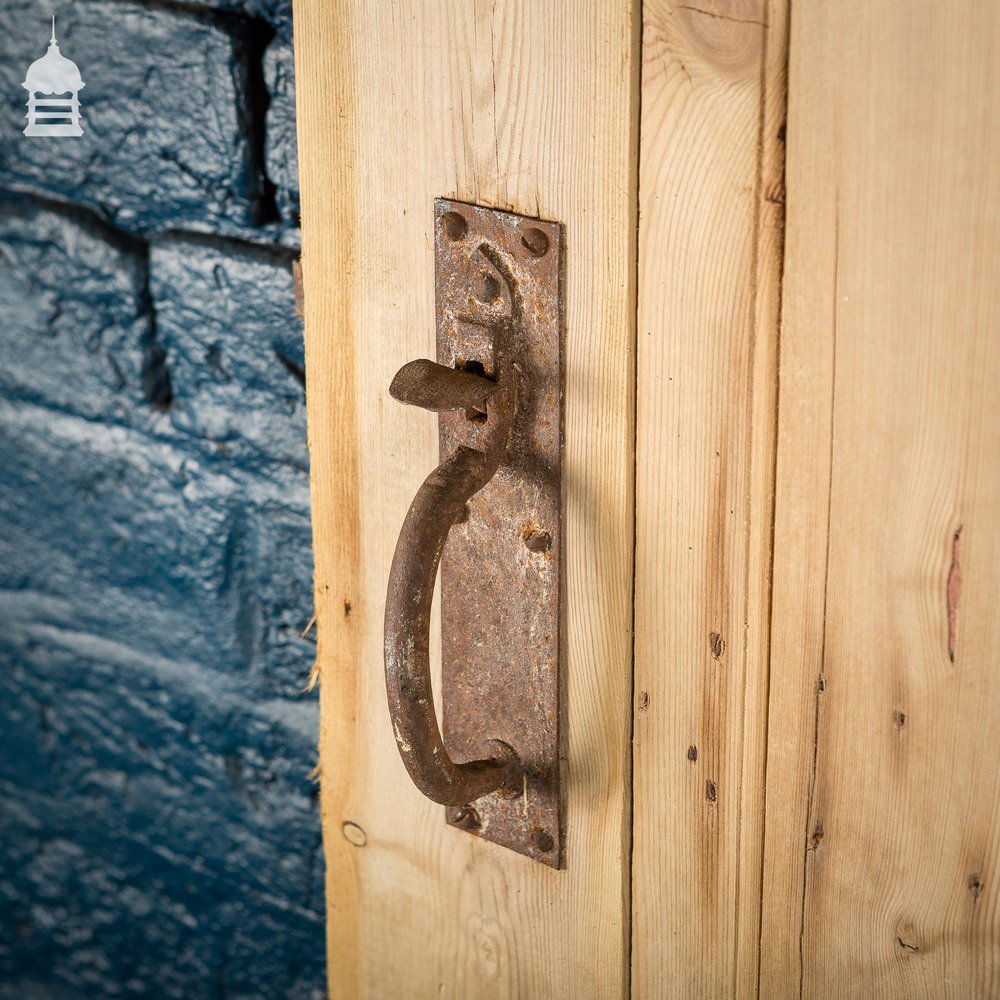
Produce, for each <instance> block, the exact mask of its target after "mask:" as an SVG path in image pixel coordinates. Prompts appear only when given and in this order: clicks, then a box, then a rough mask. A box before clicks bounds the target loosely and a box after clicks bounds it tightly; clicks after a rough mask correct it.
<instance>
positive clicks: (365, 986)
mask: <svg viewBox="0 0 1000 1000" xmlns="http://www.w3.org/2000/svg"><path fill="white" fill-rule="evenodd" d="M295 33H296V86H297V93H298V109H299V156H300V170H301V186H302V209H303V219H302V222H303V241H304V242H303V271H304V286H305V316H306V342H307V378H308V394H307V395H308V407H309V422H310V427H309V437H310V453H311V463H312V488H313V508H314V537H315V565H316V613H317V622H318V637H319V653H318V659H317V664H316V672H317V676H318V679H319V682H320V685H321V704H322V732H321V736H320V768H319V769H320V780H321V789H322V796H321V801H322V807H323V823H324V838H325V853H326V863H327V888H328V907H327V908H328V943H329V956H328V957H329V969H330V991H331V996H335V997H366V998H376V1000H380V998H389V1000H396V998H409V997H413V998H425V997H426V998H466V997H477V998H478V997H497V998H501V997H504V998H506V997H520V998H531V1000H534V998H549V997H552V998H563V997H565V998H572V1000H583V998H591V997H592V998H614V997H622V998H624V997H626V996H631V997H636V998H639V997H641V998H675V997H676V998H684V1000H688V998H704V1000H710V998H711V1000H714V998H719V997H734V998H749V997H761V998H768V1000H771V998H781V997H814V998H826V997H830V998H840V997H859V998H861V997H865V998H867V997H884V998H890V997H891V998H900V1000H902V998H907V1000H908V998H924V997H926V998H928V1000H930V998H939V997H955V998H965V997H991V996H1000V914H998V901H1000V889H998V879H1000V752H998V749H997V746H998V739H997V732H998V730H1000V698H998V696H997V694H996V685H997V682H998V680H1000V601H998V600H997V596H998V594H1000V393H997V391H996V389H995V386H996V385H997V384H998V383H1000V69H998V68H997V67H998V66H1000V6H998V5H997V4H996V3H994V2H992V0H967V2H963V3H958V4H950V5H948V4H941V3H937V2H932V0H883V2H880V3H878V4H872V3H864V2H861V0H843V2H841V3H829V2H823V0H791V5H790V8H789V3H788V2H787V0H706V2H704V3H701V4H681V3H676V2H666V0H644V2H640V0H633V2H628V0H576V2H572V3H571V2H567V0H296V6H295ZM440 197H445V198H452V199H456V200H458V201H461V202H466V203H471V204H478V205H483V206H488V207H491V208H499V209H503V210H507V211H511V212H516V213H519V214H521V215H525V216H533V217H537V218H541V219H545V220H550V221H553V222H558V223H561V224H562V226H563V235H564V248H563V265H564V273H563V280H562V316H563V320H562V322H563V347H562V361H563V416H562V421H563V453H562V536H561V537H562V549H561V559H562V604H561V607H562V610H561V623H560V635H561V663H560V666H561V671H562V730H561V731H562V750H561V753H562V775H561V776H562V793H563V796H564V803H565V821H564V851H563V867H562V869H561V870H556V869H553V868H552V867H549V866H546V865H542V864H539V863H537V862H534V861H531V860H529V859H527V858H525V857H522V856H521V855H519V854H517V853H514V852H511V851H508V850H506V849H504V848H502V847H499V846H497V845H496V844H493V843H489V842H488V841H486V840H484V839H482V838H479V837H476V836H472V835H470V834H469V833H466V832H463V831H461V830H456V829H454V828H453V827H452V826H449V825H447V824H446V823H445V821H444V816H443V810H442V809H441V807H440V806H438V805H436V804H434V803H432V802H430V801H429V800H427V799H425V798H424V797H423V796H422V795H421V794H420V792H419V791H418V790H417V789H416V788H415V787H414V786H413V784H412V783H411V781H410V779H409V777H408V775H407V773H406V770H405V768H404V767H403V764H402V762H401V760H400V754H399V752H398V750H397V744H396V740H395V739H394V734H393V729H392V725H391V723H390V718H389V713H388V710H387V706H386V693H385V679H384V676H383V663H382V657H383V611H384V604H385V596H386V581H387V579H388V575H389V571H390V564H391V561H392V557H393V549H394V545H395V543H396V537H397V533H398V531H399V528H400V524H401V523H402V521H403V518H404V515H405V514H406V510H407V507H408V505H409V503H410V501H411V499H412V498H413V496H414V494H415V492H416V491H417V488H418V487H419V486H420V483H421V481H422V479H423V478H424V476H426V475H427V473H428V472H429V471H430V470H431V469H432V468H434V466H435V465H436V464H437V461H438V425H437V421H436V420H435V419H434V417H433V416H432V415H430V414H426V413H421V412H418V411H414V410H413V409H410V408H407V407H403V406H400V405H399V404H398V403H396V402H395V401H393V400H392V399H390V398H389V396H388V386H389V384H390V382H391V380H392V378H393V375H394V374H395V372H396V371H397V369H398V368H399V367H400V366H401V365H402V364H403V363H404V362H407V361H409V360H411V359H414V358H420V357H427V358H433V357H434V356H435V354H434V351H435V280H434V245H435V230H434V226H435V216H434V211H433V204H434V199H435V198H440ZM434 622H435V625H434V627H433V628H432V636H431V639H432V648H433V647H435V646H436V645H437V644H438V643H439V634H438V628H437V625H436V622H437V616H436V615H435V618H434ZM511 641H512V642H514V641H518V639H517V637H512V640H511ZM436 679H439V678H436Z"/></svg>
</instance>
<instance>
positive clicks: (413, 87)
mask: <svg viewBox="0 0 1000 1000" xmlns="http://www.w3.org/2000/svg"><path fill="white" fill-rule="evenodd" d="M638 29H639V16H638V7H637V5H636V4H633V3H630V2H620V0H595V2H589V3H587V4H583V5H575V4H553V3H536V2H528V0H496V2H493V0H490V2H483V0H476V2H468V0H399V2H392V3H390V2H378V3H372V2H369V0H336V2H331V0H296V3H295V48H296V74H297V78H296V84H297V93H298V113H299V117H298V121H299V126H298V128H299V150H300V152H299V162H300V171H301V181H302V206H303V271H304V282H305V312H306V317H305V320H306V344H307V373H308V376H307V377H308V403H309V437H310V449H311V455H312V463H313V464H312V486H313V505H314V518H315V525H316V528H315V531H316V534H315V543H316V544H315V559H316V571H315V576H316V601H317V606H316V610H317V616H318V629H319V643H320V645H319V653H318V659H317V668H318V672H319V677H320V683H321V709H322V736H321V749H320V758H321V766H322V795H321V800H322V810H323V823H324V837H325V851H326V860H327V872H328V878H327V891H328V913H329V936H328V942H329V954H330V991H331V995H332V996H334V997H356V996H360V997H373V998H385V997H435V998H437V997H456V998H464V997H472V996H475V997H546V996H566V997H574V998H586V997H595V998H596V997H602V998H604V997H621V996H624V995H625V992H626V990H627V975H628V965H627V941H626V937H627V927H628V870H627V854H628V800H629V775H630V755H629V731H630V700H631V699H630V676H631V634H630V625H631V615H632V576H633V567H632V542H633V521H632V517H633V456H632V453H631V448H630V442H631V441H632V440H633V433H634V413H633V392H634V353H633V352H634V336H635V267H634V253H635V222H636V191H635V183H636V176H637V168H636V134H637V107H638V86H637V82H638ZM435 196H448V197H455V198H458V199H462V200H466V201H476V202H480V203H484V204H489V205H494V206H497V207H500V208H506V209H512V210H514V211H517V212H521V213H527V214H538V215H541V216H544V217H546V218H550V219H555V220H558V221H560V222H562V223H564V224H565V227H566V230H565V231H566V242H567V252H566V258H565V262H566V274H565V300H566V335H565V336H566V344H565V359H566V388H565V451H564V467H563V483H564V491H565V493H564V496H565V500H564V503H565V512H564V521H563V524H564V532H565V534H564V537H565V560H566V562H565V572H564V579H565V581H566V584H565V595H564V622H565V624H564V629H565V632H564V640H563V645H564V650H565V652H564V657H565V661H564V670H565V672H566V733H567V744H566V747H565V751H566V768H565V775H564V785H565V789H566V796H567V817H568V819H567V830H566V833H567V845H566V870H565V871H552V870H550V869H547V868H545V867H544V866H541V865H537V864H533V863H531V862H529V861H528V860H527V859H525V858H523V857H520V856H518V855H515V854H512V853H510V852H508V851H505V850H503V849H502V848H499V847H497V846H495V845H493V844H490V843H487V842H485V841H482V840H479V839H478V838H475V837H472V836H469V835H467V834H464V833H462V832H460V831H457V830H454V829H451V828H449V827H446V825H445V823H444V818H443V810H442V809H441V808H440V807H438V806H435V805H433V804H432V803H430V802H428V801H426V800H424V799H423V798H422V797H421V796H420V794H419V793H418V792H417V791H416V790H415V789H414V788H413V786H412V785H411V784H410V782H409V778H408V777H407V775H406V772H405V770H404V768H403V765H402V763H401V762H400V760H399V757H398V754H397V750H396V746H395V742H394V740H393V736H392V732H391V729H390V725H389V720H388V715H387V709H386V702H385V692H384V680H383V674H382V612H383V604H384V597H385V585H386V579H387V575H388V570H389V563H390V560H391V556H392V550H393V545H394V543H395V539H396V535H397V532H398V530H399V526H400V524H401V522H402V519H403V515H404V513H405V511H406V508H407V506H408V504H409V502H410V500H411V498H412V497H413V495H414V493H415V491H416V489H417V487H418V485H419V484H420V482H421V480H422V479H423V477H424V476H425V475H426V474H427V473H428V472H429V471H430V469H431V468H432V467H433V465H434V464H435V463H436V461H437V443H436V442H437V431H436V420H435V418H434V417H433V416H432V415H430V414H425V413H422V412H419V411H415V410H412V409H407V408H404V407H402V406H400V405H398V404H396V403H394V402H392V401H391V400H390V399H389V398H388V393H387V388H388V385H389V382H390V380H391V378H392V376H393V374H394V372H395V371H396V369H397V368H398V367H399V366H400V365H401V364H402V363H403V362H405V361H408V360H410V359H413V358H417V357H421V356H424V357H426V356H430V357H433V351H434V280H433V258H432V229H431V224H432V214H431V206H432V199H433V198H434V197H435ZM512 641H519V640H518V637H512ZM358 845H363V846H358Z"/></svg>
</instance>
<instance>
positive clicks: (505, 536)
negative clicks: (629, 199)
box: [434, 199, 563, 868]
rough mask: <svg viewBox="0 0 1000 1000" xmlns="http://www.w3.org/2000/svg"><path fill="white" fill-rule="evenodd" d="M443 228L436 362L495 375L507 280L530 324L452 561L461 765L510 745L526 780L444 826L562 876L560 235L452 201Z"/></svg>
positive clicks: (519, 337) (517, 332)
mask: <svg viewBox="0 0 1000 1000" xmlns="http://www.w3.org/2000/svg"><path fill="white" fill-rule="evenodd" d="M434 212H435V227H434V233H435V236H434V250H435V280H436V290H437V359H438V362H439V363H440V364H442V365H447V366H449V367H457V368H460V369H464V370H466V371H476V372H479V373H485V374H486V375H487V376H488V377H491V376H495V375H496V366H497V358H496V356H495V351H494V337H493V332H492V331H491V328H490V326H489V324H488V323H486V322H484V321H483V314H484V308H485V311H487V312H488V311H489V310H490V309H491V308H495V309H498V310H499V311H500V312H504V311H506V312H509V310H510V307H511V290H510V289H509V288H508V287H505V278H504V276H503V273H502V271H503V270H504V269H505V270H506V271H507V276H506V282H507V283H508V284H509V283H510V282H511V280H512V281H513V285H514V290H513V293H514V294H515V295H517V296H518V297H519V299H520V302H519V305H520V310H519V313H520V316H521V317H522V321H521V322H519V323H517V324H515V325H512V326H511V327H510V332H509V337H510V338H511V340H510V341H509V345H510V350H511V357H512V359H513V362H514V379H515V384H516V389H517V396H516V410H515V417H514V423H513V427H512V430H511V434H510V438H509V440H508V446H507V451H506V454H505V457H504V459H503V462H502V464H501V465H500V467H499V469H498V470H497V472H496V474H495V475H494V476H493V478H492V479H491V480H490V482H489V483H487V485H486V486H485V487H483V489H481V490H480V491H479V492H478V493H477V494H476V495H475V496H473V497H472V499H471V500H470V501H469V504H468V516H467V518H466V519H465V521H463V522H461V523H459V524H456V525H455V526H454V527H453V528H452V530H451V533H450V535H449V537H448V541H447V543H446V544H445V548H444V555H443V557H442V563H441V625H442V629H441V643H442V702H443V736H444V743H445V747H446V749H447V750H448V753H449V754H450V755H451V757H452V758H453V759H454V760H456V761H467V760H476V759H480V758H488V757H493V756H496V752H497V745H496V742H495V741H501V742H502V743H505V744H507V745H508V746H509V747H511V748H513V750H514V752H515V753H516V754H517V756H518V758H519V760H520V762H521V765H522V766H523V768H524V778H523V781H522V787H521V788H519V789H517V790H515V791H513V792H508V791H501V792H494V793H491V794H489V795H485V796H482V797H481V798H478V799H476V801H475V802H473V803H470V804H469V805H468V806H466V807H464V808H457V807H450V806H449V807H447V808H446V814H447V818H448V822H450V823H452V824H453V825H455V826H459V827H461V828H462V829H464V830H467V831H468V832H470V833H473V834H475V835H477V836H480V837H483V838H485V839H486V840H491V841H493V842H494V843H497V844H502V845H503V846H504V847H508V848H510V849H511V850H514V851H518V852H519V853H521V854H524V855H527V856H528V857H530V858H533V859H535V860H537V861H541V862H543V863H545V864H547V865H551V866H552V867H554V868H560V867H562V861H563V822H562V816H563V813H562V804H561V797H560V780H559V778H560V702H561V698H560V686H561V677H560V669H559V663H560V653H559V645H560V629H559V622H560V614H559V611H560V596H561V584H560V567H561V564H562V516H561V513H562V512H561V495H560V493H561V490H560V486H561V470H560V465H561V454H562V351H561V332H562V312H561V291H562V252H563V239H562V227H561V226H560V225H559V224H558V223H554V222H543V221H540V220H538V219H531V218H526V217H525V216H521V215H515V214H513V213H510V212H500V211H497V210H494V209H489V208H481V207H479V206H475V205H467V204H463V203H462V202H456V201H450V200H446V199H438V200H437V201H435V204H434ZM497 259H499V261H500V262H501V264H502V265H503V266H502V267H501V269H500V270H498V268H497V267H496V266H495V264H494V263H491V260H492V261H494V262H496V261H497ZM491 303H493V306H491ZM482 421H483V414H482V413H481V412H478V411H477V410H475V409H470V410H466V411H458V412H454V411H453V412H450V413H442V414H441V415H440V425H439V427H440V452H441V454H440V458H441V460H442V461H444V460H445V459H446V458H448V457H449V456H450V455H452V454H453V453H454V452H455V450H456V449H457V448H459V447H460V446H463V445H464V446H467V447H471V448H476V447H482V444H481V437H482V435H483V434H484V433H485V428H484V427H483V425H482Z"/></svg>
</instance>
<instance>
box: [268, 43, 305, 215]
mask: <svg viewBox="0 0 1000 1000" xmlns="http://www.w3.org/2000/svg"><path fill="white" fill-rule="evenodd" d="M264 82H265V84H266V85H267V90H268V93H269V94H270V97H271V101H270V104H269V105H268V108H267V131H266V143H265V147H264V156H265V161H264V162H265V165H266V168H267V175H268V177H269V178H270V179H271V180H272V181H273V182H274V184H275V186H276V188H277V207H278V210H279V212H280V213H281V215H282V218H283V219H284V220H285V221H286V222H288V223H291V224H293V225H298V218H299V164H298V146H297V143H296V136H295V59H294V54H293V51H292V37H291V30H290V26H289V28H287V29H285V30H282V31H279V32H278V34H277V36H276V37H275V38H274V40H273V41H272V42H271V44H270V45H268V47H267V49H266V51H265V52H264Z"/></svg>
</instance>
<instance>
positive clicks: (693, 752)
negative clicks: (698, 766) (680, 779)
mask: <svg viewBox="0 0 1000 1000" xmlns="http://www.w3.org/2000/svg"><path fill="white" fill-rule="evenodd" d="M697 759H698V748H697V747H696V746H695V745H694V744H691V746H689V747H688V760H689V761H691V762H692V763H694V762H695V761H696V760H697Z"/></svg>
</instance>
